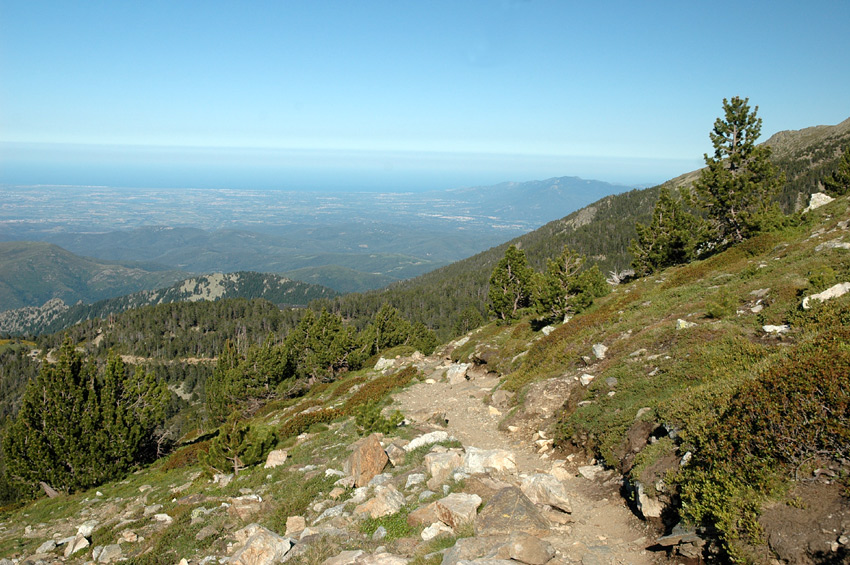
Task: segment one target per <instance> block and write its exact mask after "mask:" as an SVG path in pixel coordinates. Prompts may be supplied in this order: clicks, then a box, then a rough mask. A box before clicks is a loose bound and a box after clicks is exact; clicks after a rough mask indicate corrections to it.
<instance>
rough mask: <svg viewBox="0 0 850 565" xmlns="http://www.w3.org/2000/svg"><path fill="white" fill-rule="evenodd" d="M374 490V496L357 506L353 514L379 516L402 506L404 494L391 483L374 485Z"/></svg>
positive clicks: (388, 513) (396, 510)
mask: <svg viewBox="0 0 850 565" xmlns="http://www.w3.org/2000/svg"><path fill="white" fill-rule="evenodd" d="M375 492H376V495H375V497H374V498H371V499H369V500H367V501H366V502H364V503H363V504H361V505H359V506H357V507H356V508H355V509H354V514H368V515H369V516H371V517H372V518H380V517H381V516H389V515H390V514H395V513H396V512H398V511H399V510H401V507H402V506H404V502H405V500H404V495H403V494H401V493H400V492H399V491H398V490H396V488H395V487H394V486H392V485H384V486H380V487H376V488H375Z"/></svg>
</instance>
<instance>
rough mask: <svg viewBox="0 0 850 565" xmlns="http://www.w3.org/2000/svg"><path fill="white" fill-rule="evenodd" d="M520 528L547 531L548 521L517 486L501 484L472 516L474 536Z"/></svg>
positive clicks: (533, 532)
mask: <svg viewBox="0 0 850 565" xmlns="http://www.w3.org/2000/svg"><path fill="white" fill-rule="evenodd" d="M514 532H524V533H527V534H530V535H533V536H545V535H548V533H549V522H548V521H547V520H546V518H545V517H544V516H543V514H541V513H540V511H539V510H538V509H537V508H536V507H535V506H534V503H533V502H531V500H529V499H528V497H527V496H525V495H524V494H523V493H522V491H521V490H520V489H518V488H517V487H505V488H503V489H502V490H500V491H499V492H497V493H496V495H495V496H494V497H493V498H492V499H490V502H488V503H487V505H486V506H485V507H484V508H483V509H482V510H481V512H479V513H478V516H477V517H476V519H475V535H476V536H509V535H510V534H512V533H514Z"/></svg>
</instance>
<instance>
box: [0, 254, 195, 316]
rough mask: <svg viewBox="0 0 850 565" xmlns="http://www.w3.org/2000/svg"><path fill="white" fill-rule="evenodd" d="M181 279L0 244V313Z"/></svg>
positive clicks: (146, 268) (150, 269)
mask: <svg viewBox="0 0 850 565" xmlns="http://www.w3.org/2000/svg"><path fill="white" fill-rule="evenodd" d="M183 278H186V272H184V271H178V270H176V269H171V268H168V267H163V266H161V265H155V264H151V263H138V262H136V263H131V262H118V261H102V260H97V259H90V258H88V257H80V256H78V255H74V254H73V253H71V252H69V251H66V250H65V249H62V248H61V247H59V246H56V245H52V244H49V243H41V242H28V241H8V242H0V311H3V310H11V309H13V308H22V307H24V306H41V305H42V304H44V303H45V302H47V301H48V300H50V299H53V298H59V299H61V300H63V301H64V302H65V303H67V304H74V303H76V302H78V301H80V300H82V301H83V302H94V301H97V300H102V299H104V298H111V297H113V296H120V295H122V294H128V293H131V292H136V291H139V290H143V289H154V288H159V287H162V286H165V285H168V284H171V283H173V282H175V281H178V280H180V279H183Z"/></svg>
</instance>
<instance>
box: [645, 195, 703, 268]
mask: <svg viewBox="0 0 850 565" xmlns="http://www.w3.org/2000/svg"><path fill="white" fill-rule="evenodd" d="M703 225H704V224H703V222H702V221H701V220H700V219H699V218H697V217H696V216H694V215H693V214H691V213H689V212H688V211H687V210H685V207H684V205H683V204H682V201H681V199H676V198H675V197H674V196H673V195H672V193H671V192H670V189H669V188H667V187H662V188H661V191H660V193H659V195H658V201H657V202H656V203H655V208H654V209H653V210H652V220H651V221H650V223H649V225H646V226H644V225H642V224H640V223H638V224H636V225H635V228H636V230H637V235H638V236H637V239H633V240H632V242H631V245H629V252H630V253H631V254H632V257H633V260H632V267H633V268H634V270H635V274H636V275H637V276H646V275H648V274H650V273H654V272H655V271H657V270H659V269H663V268H665V267H669V266H671V265H679V264H681V263H687V262H689V261H691V260H693V259H694V258H696V255H697V248H698V246H699V244H700V243H702V242H703V239H704V235H703V232H704V228H703Z"/></svg>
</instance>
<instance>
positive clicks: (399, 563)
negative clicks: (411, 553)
mask: <svg viewBox="0 0 850 565" xmlns="http://www.w3.org/2000/svg"><path fill="white" fill-rule="evenodd" d="M378 549H380V548H378ZM354 563H355V564H356V565H407V559H405V558H404V557H400V556H398V555H393V554H392V553H386V552H384V551H382V552H377V553H375V554H374V555H361V556H360V557H358V558H357V559H355V560H354Z"/></svg>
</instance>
